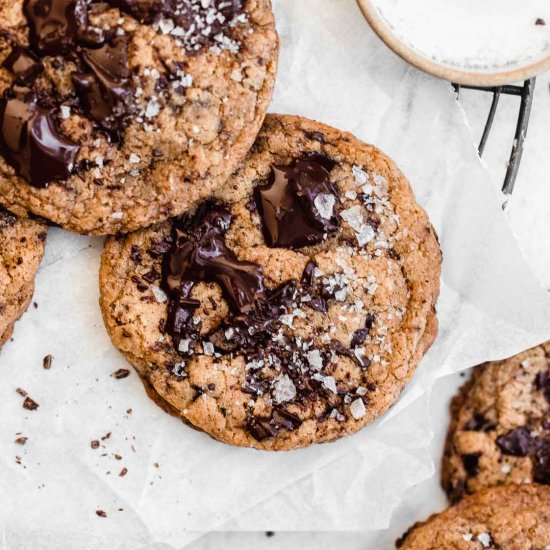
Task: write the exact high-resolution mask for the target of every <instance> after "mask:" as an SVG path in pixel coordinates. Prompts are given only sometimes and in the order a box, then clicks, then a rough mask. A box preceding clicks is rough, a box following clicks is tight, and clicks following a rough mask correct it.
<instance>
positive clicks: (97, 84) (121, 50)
mask: <svg viewBox="0 0 550 550" xmlns="http://www.w3.org/2000/svg"><path fill="white" fill-rule="evenodd" d="M127 52H128V38H127V37H126V36H116V37H114V38H113V40H112V41H111V42H109V43H106V44H104V45H103V46H101V47H100V48H96V49H84V50H83V51H82V55H81V57H82V60H83V62H84V63H85V65H86V66H87V67H88V69H89V70H90V72H89V73H75V74H73V82H74V84H75V88H76V92H77V95H78V97H79V99H80V102H81V104H82V107H83V109H84V111H85V112H86V113H87V114H88V115H89V116H90V117H91V118H92V119H94V120H95V121H96V122H97V123H98V124H99V125H100V126H101V127H102V128H104V129H105V130H108V131H114V130H118V129H119V128H120V127H121V126H122V124H123V123H124V121H125V120H126V119H127V118H128V117H129V116H130V115H131V114H132V113H134V111H135V105H134V100H133V94H134V91H133V88H132V87H131V85H130V82H129V77H130V71H129V69H128V54H127Z"/></svg>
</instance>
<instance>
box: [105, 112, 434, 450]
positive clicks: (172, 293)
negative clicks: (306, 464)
mask: <svg viewBox="0 0 550 550" xmlns="http://www.w3.org/2000/svg"><path fill="white" fill-rule="evenodd" d="M440 262H441V253H440V250H439V246H438V243H437V238H436V235H435V232H434V230H433V228H432V226H431V225H430V223H429V221H428V218H427V215H426V213H425V212H424V211H423V210H422V208H421V207H420V206H419V205H418V204H417V203H416V202H415V199H414V195H413V193H412V190H411V188H410V186H409V184H408V182H407V180H406V179H405V178H404V176H403V175H402V174H401V172H400V171H399V170H398V169H397V167H396V166H395V164H394V163H393V162H392V161H391V160H390V159H389V158H388V157H386V156H385V155H384V154H383V153H381V152H380V151H379V150H378V149H376V148H375V147H372V146H370V145H366V144H364V143H362V142H360V141H359V140H357V139H356V138H354V137H353V136H352V135H350V134H347V133H343V132H341V131H338V130H335V129H333V128H329V127H327V126H325V125H323V124H319V123H317V122H314V121H311V120H306V119H303V118H299V117H293V116H278V115H268V117H267V118H266V122H265V124H264V126H263V128H262V130H261V132H260V134H259V137H258V139H257V141H256V143H255V145H254V146H253V148H252V150H251V152H250V153H249V155H248V156H247V158H246V159H245V161H244V163H243V164H242V165H241V166H240V168H239V169H238V170H237V171H236V172H235V174H234V175H233V176H232V177H231V178H230V179H229V181H228V183H227V184H226V186H225V187H224V188H223V194H218V195H217V196H215V197H212V198H211V199H210V200H209V201H206V202H204V203H202V204H201V205H200V206H199V207H198V208H196V209H194V210H193V211H190V212H188V213H187V214H186V215H184V216H182V217H179V218H176V219H175V220H173V221H170V222H165V223H162V224H159V225H156V226H154V227H152V228H149V229H147V230H142V231H138V232H136V233H133V234H130V235H127V236H119V237H112V238H110V239H108V240H107V242H106V245H105V249H104V252H103V256H102V262H101V272H100V287H101V288H100V290H101V297H100V303H101V308H102V311H103V317H104V320H105V324H106V327H107V330H108V332H109V334H110V336H111V339H112V341H113V343H114V345H115V346H116V347H117V348H119V349H120V350H121V351H122V352H123V353H124V354H125V355H126V357H127V358H128V360H129V361H130V363H132V364H133V365H134V367H135V368H136V369H137V371H138V373H139V374H140V376H141V377H142V379H144V380H145V381H146V384H147V385H148V386H149V388H148V389H149V394H150V395H151V394H152V392H155V393H156V394H157V396H158V397H157V399H155V401H157V402H160V403H162V405H163V407H164V408H165V409H168V410H170V411H171V412H172V413H174V414H176V415H178V416H179V417H180V418H182V419H183V420H185V421H186V422H187V423H189V424H191V425H193V426H194V427H196V428H197V429H200V430H203V431H205V432H207V433H208V434H210V435H211V436H213V437H215V438H216V439H219V440H221V441H224V442H226V443H231V444H234V445H241V446H250V447H255V448H258V449H270V450H286V449H293V448H298V447H304V446H307V445H310V444H312V443H319V442H324V441H330V440H334V439H337V438H339V437H341V436H344V435H346V434H350V433H352V432H355V431H357V430H358V429H359V428H361V427H362V426H364V425H366V424H368V423H369V422H371V421H372V420H374V419H375V418H376V417H378V416H379V415H381V414H382V413H383V412H384V411H386V410H387V409H388V407H389V406H390V405H391V404H392V403H394V402H395V400H396V399H397V398H398V396H399V393H400V392H401V390H402V389H403V387H404V385H405V384H406V382H407V381H408V380H409V378H410V377H411V376H412V374H413V372H414V370H415V367H416V365H417V363H418V361H419V360H420V358H421V357H422V356H423V355H424V353H425V352H426V350H427V349H428V347H429V346H430V344H431V343H432V341H433V339H434V338H435V335H436V332H437V321H436V317H435V303H436V299H437V296H438V293H439V275H440Z"/></svg>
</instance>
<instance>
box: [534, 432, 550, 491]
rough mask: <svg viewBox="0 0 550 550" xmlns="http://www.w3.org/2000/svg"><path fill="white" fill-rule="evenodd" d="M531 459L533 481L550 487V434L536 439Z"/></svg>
mask: <svg viewBox="0 0 550 550" xmlns="http://www.w3.org/2000/svg"><path fill="white" fill-rule="evenodd" d="M532 458H533V481H535V482H537V483H544V484H546V485H550V434H547V435H545V436H543V437H539V438H538V439H537V441H536V445H535V453H534V455H533V457H532Z"/></svg>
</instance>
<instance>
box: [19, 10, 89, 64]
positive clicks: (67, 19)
mask: <svg viewBox="0 0 550 550" xmlns="http://www.w3.org/2000/svg"><path fill="white" fill-rule="evenodd" d="M23 11H24V13H25V16H26V17H27V20H28V22H29V28H30V43H31V47H32V48H33V49H34V50H35V51H36V52H37V53H38V54H39V55H41V56H43V55H65V54H68V53H70V52H71V51H72V50H73V48H74V47H75V46H76V43H77V37H78V34H79V30H81V29H85V28H86V27H87V25H88V18H87V13H86V3H85V2H84V1H83V0H25V2H24V4H23Z"/></svg>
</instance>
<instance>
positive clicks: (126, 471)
mask: <svg viewBox="0 0 550 550" xmlns="http://www.w3.org/2000/svg"><path fill="white" fill-rule="evenodd" d="M127 473H128V468H122V470H120V474H118V475H119V477H124V476H125V475H126V474H127Z"/></svg>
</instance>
